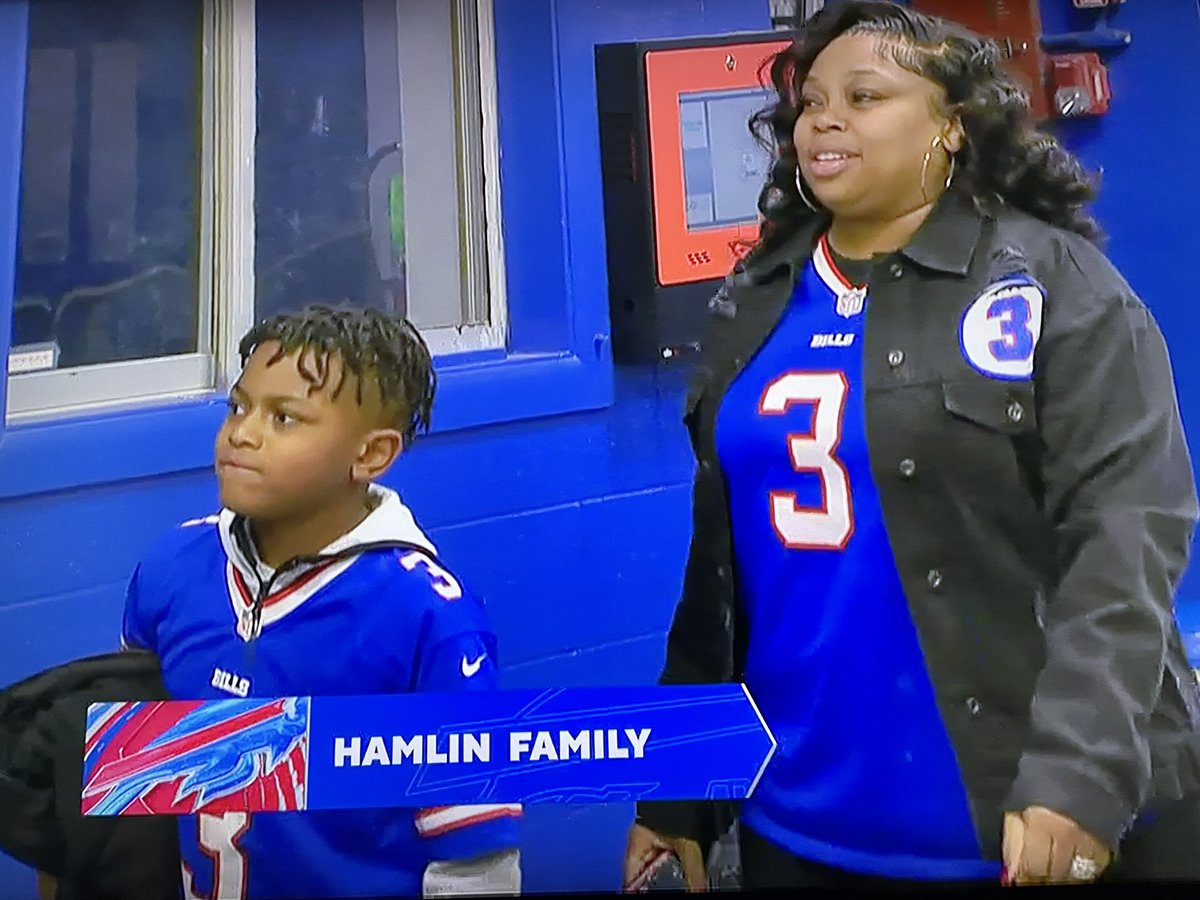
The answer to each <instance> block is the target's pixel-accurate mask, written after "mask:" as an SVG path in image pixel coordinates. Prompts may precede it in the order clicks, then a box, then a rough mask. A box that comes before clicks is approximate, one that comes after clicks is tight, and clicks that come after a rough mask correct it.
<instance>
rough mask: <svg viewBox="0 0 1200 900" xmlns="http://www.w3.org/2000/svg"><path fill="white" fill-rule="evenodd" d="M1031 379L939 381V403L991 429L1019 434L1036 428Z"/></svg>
mask: <svg viewBox="0 0 1200 900" xmlns="http://www.w3.org/2000/svg"><path fill="white" fill-rule="evenodd" d="M1034 400H1035V397H1034V390H1033V383H1032V382H1029V381H999V380H995V381H993V380H984V379H974V380H971V381H948V382H945V383H944V384H943V385H942V403H943V405H944V406H945V409H946V412H947V413H949V414H950V415H951V416H952V417H953V418H954V419H958V420H960V421H963V422H967V423H970V424H972V425H976V426H978V427H979V428H982V429H984V430H986V431H990V432H999V433H1000V434H1005V435H1021V434H1027V433H1029V432H1033V431H1036V430H1037V409H1036V407H1035V405H1034Z"/></svg>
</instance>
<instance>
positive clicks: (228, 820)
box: [183, 812, 250, 900]
mask: <svg viewBox="0 0 1200 900" xmlns="http://www.w3.org/2000/svg"><path fill="white" fill-rule="evenodd" d="M196 828H197V829H199V844H200V849H201V850H202V851H203V852H204V855H205V856H207V857H208V858H209V859H211V860H212V864H213V871H212V892H211V893H208V894H201V893H200V891H198V890H197V889H196V883H195V876H194V874H193V873H192V871H191V869H190V868H189V867H188V864H187V863H184V864H183V896H184V897H185V898H186V900H243V898H245V896H246V888H247V884H248V882H249V880H250V879H249V872H248V871H247V860H246V854H245V853H243V852H242V848H241V844H240V839H241V837H242V835H244V834H245V833H246V832H247V831H248V830H249V829H250V815H249V813H244V812H232V813H225V814H224V815H220V816H214V815H209V814H207V813H200V814H199V816H197V817H196Z"/></svg>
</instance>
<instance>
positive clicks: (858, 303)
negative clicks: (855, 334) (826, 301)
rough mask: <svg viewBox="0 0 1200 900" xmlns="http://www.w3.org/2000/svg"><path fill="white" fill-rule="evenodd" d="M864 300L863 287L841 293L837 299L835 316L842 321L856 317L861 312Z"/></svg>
mask: <svg viewBox="0 0 1200 900" xmlns="http://www.w3.org/2000/svg"><path fill="white" fill-rule="evenodd" d="M866 299H867V289H866V288H865V287H853V288H850V289H849V290H845V291H842V293H840V294H838V298H837V314H838V315H839V316H841V317H842V318H844V319H849V318H852V317H854V316H857V315H858V314H859V313H860V312H862V311H863V304H864V303H865V302H866ZM827 308H828V307H827Z"/></svg>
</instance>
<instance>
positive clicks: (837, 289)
mask: <svg viewBox="0 0 1200 900" xmlns="http://www.w3.org/2000/svg"><path fill="white" fill-rule="evenodd" d="M813 266H815V267H816V270H817V274H818V275H820V276H821V280H822V281H823V282H825V286H826V287H828V288H829V289H830V290H831V291H833V293H834V294H835V295H836V294H840V293H842V292H843V291H848V290H850V289H851V288H855V287H862V286H863V285H856V284H854V282H852V281H851V280H850V279H849V278H847V277H846V276H845V275H844V274H843V273H842V270H841V269H839V268H838V266H837V263H836V262H834V261H833V253H832V252H831V251H830V249H829V236H828V235H824V234H823V235H821V239H820V240H819V241H817V247H816V249H815V250H814V251H813Z"/></svg>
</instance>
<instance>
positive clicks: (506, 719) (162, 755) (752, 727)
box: [82, 684, 775, 815]
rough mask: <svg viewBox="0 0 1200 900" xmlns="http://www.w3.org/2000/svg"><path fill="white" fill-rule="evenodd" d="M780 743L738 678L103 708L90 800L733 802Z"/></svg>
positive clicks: (217, 804)
mask: <svg viewBox="0 0 1200 900" xmlns="http://www.w3.org/2000/svg"><path fill="white" fill-rule="evenodd" d="M774 752H775V739H774V738H773V737H772V735H771V732H770V730H769V729H768V728H767V725H766V723H765V722H764V721H763V719H762V716H761V715H759V712H758V710H757V708H756V707H755V705H754V701H753V700H752V699H751V697H750V694H749V693H748V692H747V691H746V689H745V687H744V686H742V685H739V684H722V685H679V686H669V687H661V686H656V687H640V688H572V689H550V690H532V691H528V690H527V691H494V692H492V691H486V692H485V691H480V692H471V693H456V694H403V695H377V696H365V697H312V698H309V697H290V698H278V699H256V698H252V699H246V700H240V699H230V700H207V701H161V702H153V701H152V702H138V703H121V702H113V703H98V704H94V705H93V706H92V707H91V708H90V709H89V711H88V730H87V743H86V746H85V747H84V785H83V796H82V801H83V807H82V808H83V812H84V813H85V814H88V815H184V814H190V813H195V812H208V813H223V812H234V811H244V812H254V813H262V812H287V811H297V810H316V809H371V808H383V807H429V806H442V805H454V804H472V803H523V804H535V803H608V802H623V801H631V800H698V799H733V800H736V799H742V798H745V797H747V796H749V795H750V793H751V792H752V791H753V789H754V786H755V784H757V782H758V779H759V777H760V776H761V775H762V772H763V770H764V769H765V768H766V766H767V763H768V762H769V761H770V759H771V756H772V754H773V753H774Z"/></svg>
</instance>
